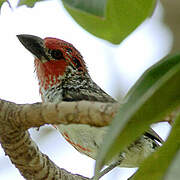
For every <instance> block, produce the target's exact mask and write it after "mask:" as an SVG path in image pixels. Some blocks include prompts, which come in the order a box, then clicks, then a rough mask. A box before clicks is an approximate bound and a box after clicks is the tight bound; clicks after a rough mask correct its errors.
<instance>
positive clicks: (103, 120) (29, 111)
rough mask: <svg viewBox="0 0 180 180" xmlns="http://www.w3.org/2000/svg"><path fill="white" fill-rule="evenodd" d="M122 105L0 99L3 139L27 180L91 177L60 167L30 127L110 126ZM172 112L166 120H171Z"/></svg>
mask: <svg viewBox="0 0 180 180" xmlns="http://www.w3.org/2000/svg"><path fill="white" fill-rule="evenodd" d="M119 105H120V104H118V103H100V102H89V101H79V102H61V103H59V104H54V103H35V104H24V105H22V104H21V105H18V104H15V103H12V102H8V101H5V100H0V143H1V145H2V147H3V149H4V151H5V153H6V155H8V156H9V158H10V159H11V162H12V163H13V164H14V165H15V166H16V167H17V168H18V169H19V171H20V173H21V174H22V175H23V176H24V177H25V178H26V179H28V180H32V179H35V180H36V179H37V180H44V179H48V180H51V179H52V180H56V179H61V180H77V179H78V180H79V179H80V180H81V179H82V180H85V179H89V178H86V177H83V176H80V175H74V174H71V173H69V172H67V171H66V170H64V169H61V168H59V167H57V166H56V165H55V164H54V163H53V162H52V161H51V160H50V159H49V158H48V156H46V155H45V154H43V153H41V152H40V151H39V149H38V147H37V146H36V144H35V143H34V141H33V140H32V139H31V138H30V135H29V133H28V131H27V130H28V129H29V128H31V127H40V126H42V125H44V124H72V123H76V124H89V125H92V126H107V125H109V123H110V122H111V120H112V118H113V117H114V115H115V114H116V112H117V109H118V107H119ZM173 116H174V115H173ZM173 116H172V114H171V116H170V119H169V118H167V119H164V120H165V121H169V120H171V119H172V118H173Z"/></svg>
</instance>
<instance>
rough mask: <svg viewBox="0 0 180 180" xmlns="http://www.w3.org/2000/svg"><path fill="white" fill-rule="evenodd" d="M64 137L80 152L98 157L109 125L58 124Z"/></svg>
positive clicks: (94, 157)
mask: <svg viewBox="0 0 180 180" xmlns="http://www.w3.org/2000/svg"><path fill="white" fill-rule="evenodd" d="M56 127H57V129H58V130H59V131H60V132H61V134H62V135H63V137H64V138H65V139H66V140H67V141H68V142H69V143H70V144H71V145H72V146H73V147H74V148H76V149H77V150H78V151H79V152H81V153H83V154H86V155H88V156H90V157H91V158H93V159H96V154H97V151H98V149H99V146H100V145H101V144H102V141H103V137H104V135H105V133H106V129H107V127H102V128H99V127H98V128H97V127H91V126H89V125H78V124H71V125H58V126H56Z"/></svg>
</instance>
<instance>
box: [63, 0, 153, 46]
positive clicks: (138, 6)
mask: <svg viewBox="0 0 180 180" xmlns="http://www.w3.org/2000/svg"><path fill="white" fill-rule="evenodd" d="M63 2H64V7H65V8H66V10H67V11H68V12H69V14H70V15H71V16H72V17H73V18H74V19H75V20H76V22H77V23H78V24H80V25H81V26H82V27H83V28H84V29H85V30H87V31H88V32H90V33H92V34H93V35H95V36H97V37H99V38H102V39H105V40H107V41H110V42H111V43H113V44H119V43H120V42H122V41H123V40H124V39H125V38H126V37H127V36H128V35H129V34H130V33H131V32H133V31H134V30H135V29H136V28H137V27H138V26H139V25H140V24H141V23H142V22H143V21H144V20H145V19H146V18H147V17H149V16H151V15H152V12H153V10H154V8H155V4H156V0H146V1H144V0H119V1H117V0H108V1H107V4H106V10H105V17H104V18H102V17H99V16H96V14H89V13H86V12H83V11H79V10H78V9H75V8H73V7H72V6H69V4H67V3H66V0H63Z"/></svg>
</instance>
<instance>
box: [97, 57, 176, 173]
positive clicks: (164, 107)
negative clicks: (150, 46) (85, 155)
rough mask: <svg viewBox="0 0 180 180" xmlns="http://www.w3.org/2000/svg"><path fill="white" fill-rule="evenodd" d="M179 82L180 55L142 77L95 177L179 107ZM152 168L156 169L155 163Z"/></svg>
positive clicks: (110, 136)
mask: <svg viewBox="0 0 180 180" xmlns="http://www.w3.org/2000/svg"><path fill="white" fill-rule="evenodd" d="M177 82H180V55H176V56H172V57H167V58H165V59H163V60H161V61H159V62H158V63H156V64H155V65H153V66H152V67H151V68H149V69H148V70H147V71H146V72H145V73H144V74H143V75H142V76H141V77H140V79H139V80H138V81H137V82H136V84H135V85H134V86H133V87H132V88H131V89H130V91H129V93H128V94H127V96H126V97H125V99H124V103H123V104H122V105H121V106H120V109H119V111H118V113H117V116H116V117H115V119H114V121H113V122H112V125H111V126H110V128H109V133H107V136H106V137H105V140H106V141H105V142H104V144H103V145H102V148H101V150H100V153H99V156H98V159H97V161H96V163H97V164H96V173H98V171H99V170H100V169H101V168H102V166H103V165H105V164H106V163H108V162H109V161H110V160H111V159H112V158H113V157H114V156H116V155H117V154H119V152H120V151H122V150H123V149H124V148H125V147H127V145H129V144H130V143H131V142H132V141H134V140H136V139H137V138H138V137H139V136H140V135H141V134H143V132H144V131H145V130H147V129H148V127H149V126H150V125H151V124H152V123H156V122H160V121H161V120H162V119H163V118H164V117H165V116H167V115H168V114H169V113H170V112H172V111H174V110H175V109H176V108H177V107H178V106H179V105H180V83H177ZM137 125H138V126H137ZM135 127H138V128H136V130H135ZM176 130H177V129H176ZM177 133H178V132H177ZM171 157H172V156H171ZM156 158H157V156H156ZM156 160H157V161H158V159H156ZM149 166H152V168H153V166H154V163H151V165H149ZM157 171H158V169H157Z"/></svg>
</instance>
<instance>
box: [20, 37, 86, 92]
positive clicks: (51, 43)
mask: <svg viewBox="0 0 180 180" xmlns="http://www.w3.org/2000/svg"><path fill="white" fill-rule="evenodd" d="M17 37H18V39H19V40H20V42H21V43H22V44H23V45H24V46H25V48H26V49H28V50H29V51H30V52H31V53H32V54H33V55H34V56H35V61H34V62H35V71H36V73H37V77H38V80H39V85H40V87H43V88H44V89H45V90H47V89H48V88H50V87H52V86H53V85H55V84H57V83H60V82H61V81H62V80H63V78H65V76H66V75H67V74H68V73H71V75H72V76H73V75H77V74H84V73H87V68H86V65H85V62H84V60H83V57H82V56H81V54H80V53H79V51H78V50H77V49H76V48H75V47H74V46H73V45H72V44H70V43H68V42H66V41H63V40H61V39H57V38H51V37H47V38H45V39H41V38H39V37H37V36H33V35H27V34H22V35H17Z"/></svg>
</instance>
